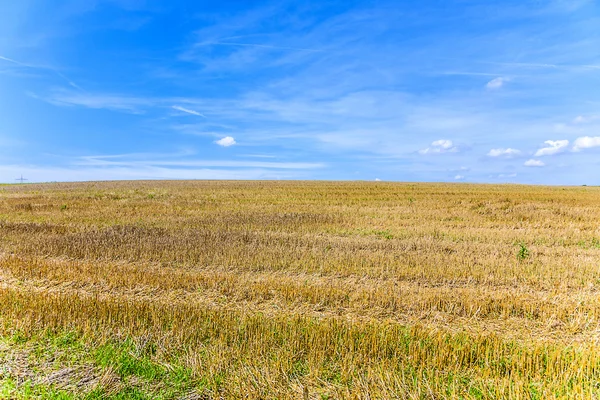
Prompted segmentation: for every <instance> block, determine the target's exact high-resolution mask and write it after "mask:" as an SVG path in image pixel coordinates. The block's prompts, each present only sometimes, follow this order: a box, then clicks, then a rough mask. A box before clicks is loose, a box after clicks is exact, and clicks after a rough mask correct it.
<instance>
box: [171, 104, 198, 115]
mask: <svg viewBox="0 0 600 400" xmlns="http://www.w3.org/2000/svg"><path fill="white" fill-rule="evenodd" d="M171 108H172V109H174V110H177V111H181V112H184V113H187V114H192V115H197V116H199V117H204V118H206V116H205V115H204V114H202V113H199V112H198V111H194V110H190V109H189V108H185V107H181V106H171Z"/></svg>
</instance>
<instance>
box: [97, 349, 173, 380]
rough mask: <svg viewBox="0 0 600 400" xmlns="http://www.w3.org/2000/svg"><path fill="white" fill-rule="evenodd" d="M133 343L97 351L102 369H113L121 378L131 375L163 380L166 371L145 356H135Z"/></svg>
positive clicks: (98, 361)
mask: <svg viewBox="0 0 600 400" xmlns="http://www.w3.org/2000/svg"><path fill="white" fill-rule="evenodd" d="M135 353H136V352H135V348H134V346H133V343H132V342H131V341H130V340H128V341H126V342H125V343H124V344H123V345H122V346H116V345H114V344H111V343H109V344H106V345H104V346H101V347H100V348H99V349H98V350H97V351H96V361H97V363H98V364H99V365H101V366H102V367H112V368H113V369H114V370H115V372H116V373H117V374H118V375H119V376H120V377H121V378H127V377H129V376H131V375H135V376H139V377H141V378H144V379H147V380H155V379H160V378H162V377H163V376H164V375H165V373H166V371H165V368H164V367H163V366H161V365H158V364H156V363H154V362H152V361H151V360H150V359H149V358H148V357H145V356H144V355H138V354H135Z"/></svg>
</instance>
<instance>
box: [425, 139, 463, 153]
mask: <svg viewBox="0 0 600 400" xmlns="http://www.w3.org/2000/svg"><path fill="white" fill-rule="evenodd" d="M456 152H458V147H456V146H455V145H454V143H452V140H446V139H440V140H436V141H435V142H433V143H431V147H428V148H426V149H422V150H419V153H421V154H430V153H456Z"/></svg>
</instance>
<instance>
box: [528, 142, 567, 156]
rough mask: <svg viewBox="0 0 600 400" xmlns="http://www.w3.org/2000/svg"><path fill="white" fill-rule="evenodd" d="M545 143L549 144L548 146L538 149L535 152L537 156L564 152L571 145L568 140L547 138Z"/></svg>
mask: <svg viewBox="0 0 600 400" xmlns="http://www.w3.org/2000/svg"><path fill="white" fill-rule="evenodd" d="M544 144H547V145H548V146H547V147H542V148H541V149H539V150H538V151H536V152H535V156H536V157H540V156H551V155H554V154H558V153H562V152H563V151H565V150H566V149H567V147H568V146H569V141H568V140H546V141H545V142H544Z"/></svg>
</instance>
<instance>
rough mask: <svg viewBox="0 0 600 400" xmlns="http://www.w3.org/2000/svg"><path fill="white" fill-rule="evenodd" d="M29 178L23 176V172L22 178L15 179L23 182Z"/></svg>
mask: <svg viewBox="0 0 600 400" xmlns="http://www.w3.org/2000/svg"><path fill="white" fill-rule="evenodd" d="M26 180H27V179H25V178H23V174H21V177H20V178H17V179H15V181H20V182H21V183H23V182H25V181H26Z"/></svg>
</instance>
